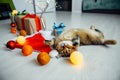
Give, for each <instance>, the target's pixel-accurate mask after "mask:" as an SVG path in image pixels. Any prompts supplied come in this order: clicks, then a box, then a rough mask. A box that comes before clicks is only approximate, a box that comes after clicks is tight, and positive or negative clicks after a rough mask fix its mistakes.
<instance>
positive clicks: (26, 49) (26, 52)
mask: <svg viewBox="0 0 120 80" xmlns="http://www.w3.org/2000/svg"><path fill="white" fill-rule="evenodd" d="M32 52H33V48H32V46H30V45H24V46H23V47H22V54H23V55H24V56H29V55H31V54H32Z"/></svg>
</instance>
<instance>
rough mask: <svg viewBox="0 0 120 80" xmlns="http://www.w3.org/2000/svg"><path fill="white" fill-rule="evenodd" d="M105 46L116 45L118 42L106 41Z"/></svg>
mask: <svg viewBox="0 0 120 80" xmlns="http://www.w3.org/2000/svg"><path fill="white" fill-rule="evenodd" d="M104 44H105V45H107V44H108V45H115V44H117V41H116V40H105V41H104Z"/></svg>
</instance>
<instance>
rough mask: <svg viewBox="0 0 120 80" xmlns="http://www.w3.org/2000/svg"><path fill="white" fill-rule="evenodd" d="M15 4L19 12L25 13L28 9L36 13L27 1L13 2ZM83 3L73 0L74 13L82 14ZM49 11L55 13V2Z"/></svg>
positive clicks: (14, 0) (53, 1)
mask: <svg viewBox="0 0 120 80" xmlns="http://www.w3.org/2000/svg"><path fill="white" fill-rule="evenodd" d="M36 1H37V0H36ZM39 1H44V0H39ZM13 3H14V5H15V7H16V9H17V10H18V11H23V10H24V9H26V10H27V11H28V12H30V13H33V12H34V10H33V5H32V4H30V3H28V2H27V0H13ZM81 3H82V0H72V12H81V10H82V9H81ZM51 8H52V9H51ZM36 9H37V12H38V13H39V12H40V10H39V9H38V8H36ZM48 11H55V0H51V2H50V5H49V8H48Z"/></svg>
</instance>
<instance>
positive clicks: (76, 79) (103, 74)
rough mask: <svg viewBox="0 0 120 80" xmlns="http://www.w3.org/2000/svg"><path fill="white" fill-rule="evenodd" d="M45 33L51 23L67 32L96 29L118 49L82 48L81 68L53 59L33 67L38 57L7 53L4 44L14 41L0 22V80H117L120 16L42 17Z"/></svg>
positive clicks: (61, 14)
mask: <svg viewBox="0 0 120 80" xmlns="http://www.w3.org/2000/svg"><path fill="white" fill-rule="evenodd" d="M44 17H45V19H46V25H47V29H48V30H52V25H53V23H54V22H56V23H57V24H59V23H60V22H63V23H64V24H65V25H66V27H65V29H69V28H89V27H90V26H91V25H95V26H96V28H98V29H100V30H101V31H103V33H104V35H105V38H106V39H115V40H117V45H110V46H109V47H108V48H105V47H103V46H81V47H80V48H79V51H80V52H81V53H82V54H83V56H84V63H83V64H82V65H78V66H73V65H72V64H70V63H69V61H68V59H66V58H60V59H55V58H52V59H51V61H50V63H49V64H48V65H46V66H40V65H38V64H37V63H36V57H37V55H38V53H36V52H34V53H33V54H32V56H30V57H24V56H22V55H21V53H20V49H15V50H13V51H8V50H6V48H5V46H4V44H5V43H6V42H7V41H8V40H10V39H13V38H15V37H16V36H15V35H12V34H11V33H10V26H9V23H10V20H2V21H0V80H120V15H116V14H99V13H98V14H96V13H70V12H57V13H46V14H44Z"/></svg>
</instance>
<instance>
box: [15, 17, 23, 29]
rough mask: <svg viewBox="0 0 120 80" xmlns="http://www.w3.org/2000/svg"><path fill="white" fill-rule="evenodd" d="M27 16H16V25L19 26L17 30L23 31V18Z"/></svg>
mask: <svg viewBox="0 0 120 80" xmlns="http://www.w3.org/2000/svg"><path fill="white" fill-rule="evenodd" d="M24 16H25V15H17V16H14V19H15V23H16V25H17V29H18V30H21V29H22V18H23V17H24Z"/></svg>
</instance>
